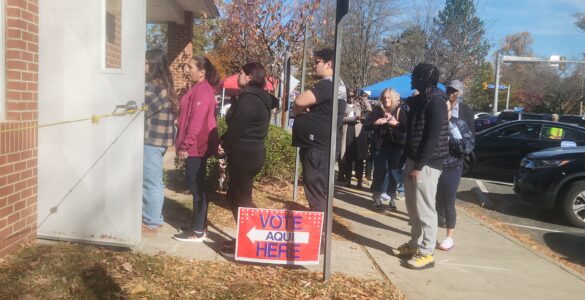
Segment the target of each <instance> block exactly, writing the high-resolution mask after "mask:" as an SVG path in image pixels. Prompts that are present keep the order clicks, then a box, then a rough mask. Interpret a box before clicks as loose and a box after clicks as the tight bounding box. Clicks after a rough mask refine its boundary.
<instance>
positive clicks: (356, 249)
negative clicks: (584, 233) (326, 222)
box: [136, 187, 585, 300]
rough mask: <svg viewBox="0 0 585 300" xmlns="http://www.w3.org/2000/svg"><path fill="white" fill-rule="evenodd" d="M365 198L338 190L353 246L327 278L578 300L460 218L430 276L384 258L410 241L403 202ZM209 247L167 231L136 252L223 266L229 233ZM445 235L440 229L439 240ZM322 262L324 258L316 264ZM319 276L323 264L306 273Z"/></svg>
mask: <svg viewBox="0 0 585 300" xmlns="http://www.w3.org/2000/svg"><path fill="white" fill-rule="evenodd" d="M370 195H371V194H370V193H368V192H364V191H357V190H353V189H347V188H342V187H337V188H336V193H335V198H336V199H335V203H334V204H335V212H336V213H337V214H338V215H340V216H342V217H344V218H345V219H346V220H348V221H349V222H350V223H351V230H352V231H353V234H351V236H350V237H349V238H351V239H352V241H339V240H333V241H332V258H331V265H332V266H331V268H332V270H331V271H332V272H342V273H345V274H349V275H353V276H356V277H362V278H369V279H378V280H390V281H391V282H392V283H393V284H394V285H395V286H396V287H397V288H398V289H400V290H401V291H402V292H404V293H405V294H406V297H407V299H490V300H493V299H583V291H585V280H584V279H583V277H582V276H579V275H574V274H573V273H571V272H568V271H566V270H564V269H563V268H561V267H559V266H558V265H557V264H555V263H553V262H551V261H550V260H548V259H545V258H543V257H541V256H540V255H538V254H535V253H534V252H532V251H530V250H529V249H527V248H525V247H523V246H521V245H519V244H517V243H515V242H513V241H511V240H509V239H507V238H506V237H504V236H502V235H500V234H499V233H497V232H495V231H493V230H492V229H490V228H489V227H487V226H486V225H483V224H482V223H481V222H479V221H477V220H475V219H473V218H471V217H470V216H468V215H466V214H465V213H464V212H462V211H459V214H458V220H457V229H456V232H455V245H456V246H455V248H454V249H453V250H452V251H449V252H444V251H440V250H437V252H436V255H435V261H436V265H435V267H434V268H432V269H428V270H422V271H414V270H410V269H406V268H404V267H402V266H401V265H400V260H399V259H398V258H396V257H393V256H391V255H390V254H389V252H390V250H391V247H397V246H399V245H400V244H402V243H404V242H406V241H407V240H408V236H409V233H410V226H409V225H408V217H407V215H406V208H405V205H404V201H397V205H398V211H397V212H395V213H387V212H384V213H380V212H377V211H374V210H372V209H371V208H372V201H371V200H370ZM209 231H210V233H209V240H210V242H208V243H203V244H197V243H184V242H177V241H175V240H173V239H171V237H172V235H173V234H174V233H176V232H177V231H176V229H175V228H172V227H171V226H170V225H168V224H165V226H164V227H163V230H162V231H160V232H159V233H157V234H145V235H144V236H143V242H142V244H141V245H140V246H138V247H137V249H136V250H137V251H140V252H143V253H148V254H163V253H164V254H168V255H177V256H182V257H188V258H193V259H197V260H215V261H224V260H225V259H224V258H223V257H222V256H220V255H219V254H218V248H219V246H220V245H221V242H222V241H224V240H225V239H227V238H228V237H230V236H233V235H234V234H235V232H234V229H231V230H229V229H224V228H209ZM444 235H445V230H444V229H440V231H439V235H438V236H439V239H440V238H442V237H443V236H444ZM321 261H322V259H321ZM309 269H310V270H314V271H321V270H322V265H320V266H314V267H310V268H309Z"/></svg>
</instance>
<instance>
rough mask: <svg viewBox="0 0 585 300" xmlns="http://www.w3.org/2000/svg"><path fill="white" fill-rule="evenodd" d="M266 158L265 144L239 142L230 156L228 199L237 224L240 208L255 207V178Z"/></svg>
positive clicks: (232, 149)
mask: <svg viewBox="0 0 585 300" xmlns="http://www.w3.org/2000/svg"><path fill="white" fill-rule="evenodd" d="M265 157H266V155H265V149H264V143H263V142H245V141H238V142H237V143H236V144H234V145H233V147H232V148H231V151H230V153H229V154H228V157H227V158H228V165H227V170H228V173H229V181H228V190H227V195H226V198H227V200H228V202H229V203H230V204H231V206H232V214H233V215H234V220H236V223H237V222H238V207H254V204H253V203H252V188H253V185H254V177H255V176H256V175H258V173H260V170H262V167H263V166H264V159H265Z"/></svg>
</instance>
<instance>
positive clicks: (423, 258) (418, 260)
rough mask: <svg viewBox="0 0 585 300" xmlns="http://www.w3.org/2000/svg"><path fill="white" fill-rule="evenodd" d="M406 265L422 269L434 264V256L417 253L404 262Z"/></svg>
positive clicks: (410, 267)
mask: <svg viewBox="0 0 585 300" xmlns="http://www.w3.org/2000/svg"><path fill="white" fill-rule="evenodd" d="M405 265H406V267H407V268H409V269H414V270H423V269H428V268H432V267H434V266H435V258H434V255H432V254H422V253H417V254H416V255H415V256H413V257H412V258H411V259H410V260H408V261H407V262H406V263H405Z"/></svg>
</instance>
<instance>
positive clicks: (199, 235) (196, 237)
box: [173, 231, 207, 243]
mask: <svg viewBox="0 0 585 300" xmlns="http://www.w3.org/2000/svg"><path fill="white" fill-rule="evenodd" d="M206 238H207V235H206V234H205V232H194V231H192V232H188V231H183V232H181V233H177V234H175V235H173V239H175V240H177V241H180V242H191V243H203V242H205V239H206Z"/></svg>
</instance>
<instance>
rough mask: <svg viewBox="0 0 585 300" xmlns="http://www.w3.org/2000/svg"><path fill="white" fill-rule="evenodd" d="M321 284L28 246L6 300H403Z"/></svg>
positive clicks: (15, 263) (384, 286) (254, 269)
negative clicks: (72, 299)
mask: <svg viewBox="0 0 585 300" xmlns="http://www.w3.org/2000/svg"><path fill="white" fill-rule="evenodd" d="M37 261H38V263H36V264H31V262H37ZM321 279H322V274H321V273H317V272H310V271H306V270H298V269H296V270H290V269H285V268H282V267H275V266H259V265H250V264H234V263H226V262H201V261H189V260H185V259H181V258H176V257H167V256H147V255H142V254H137V253H133V252H128V251H115V250H110V249H106V248H99V247H96V246H88V245H79V244H71V243H55V244H51V245H27V246H25V247H23V248H22V249H21V250H19V251H18V252H17V253H15V254H13V255H12V256H9V257H8V258H7V259H6V261H5V262H4V263H3V264H2V265H1V266H0V285H1V286H2V289H0V299H68V298H77V299H96V298H97V299H233V298H238V299H348V298H351V299H404V296H403V295H402V294H401V293H400V292H399V291H398V290H397V289H396V288H395V287H394V286H393V285H392V284H390V283H387V282H383V281H375V280H365V279H358V278H354V277H350V276H347V275H343V274H338V273H335V274H333V275H332V277H331V279H330V280H329V281H328V282H327V283H323V282H322V280H321Z"/></svg>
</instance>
